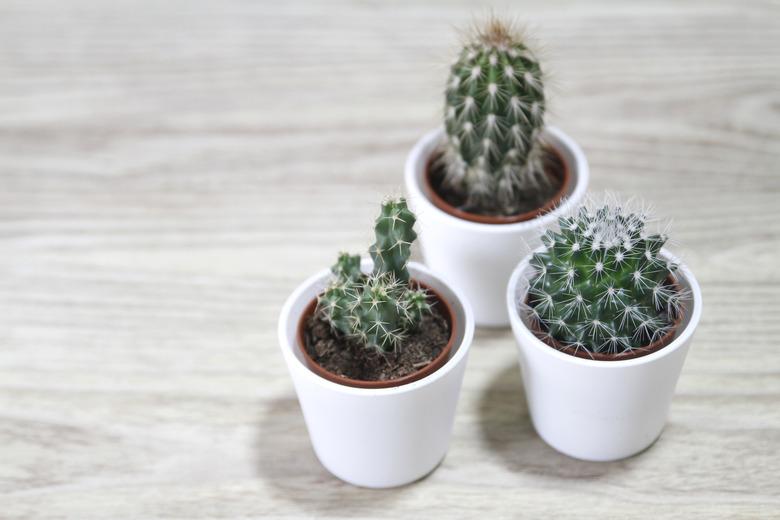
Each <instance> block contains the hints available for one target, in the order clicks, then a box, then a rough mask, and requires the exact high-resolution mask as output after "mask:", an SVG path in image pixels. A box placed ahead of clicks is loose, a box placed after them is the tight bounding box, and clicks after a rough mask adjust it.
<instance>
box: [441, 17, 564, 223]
mask: <svg viewBox="0 0 780 520" xmlns="http://www.w3.org/2000/svg"><path fill="white" fill-rule="evenodd" d="M544 110H545V98H544V88H543V81H542V72H541V69H540V67H539V62H538V61H537V60H536V58H535V57H534V55H533V53H532V52H531V51H530V50H529V49H528V47H526V45H525V43H524V42H523V41H522V39H521V38H520V37H519V36H518V35H516V34H514V33H513V31H512V29H511V27H509V26H508V25H506V24H504V23H502V22H500V21H498V20H495V19H493V20H490V21H489V22H488V23H487V24H486V26H485V27H484V29H482V30H480V31H479V32H478V33H477V35H476V37H475V38H474V40H473V41H472V42H470V43H468V44H467V45H465V46H464V48H463V49H462V51H461V53H460V55H459V57H458V59H457V61H456V62H455V63H454V64H453V65H452V68H451V71H450V76H449V80H448V83H447V89H446V107H445V128H446V131H447V144H446V150H445V155H444V159H445V168H446V177H445V182H447V183H448V184H449V185H450V186H452V187H453V188H455V189H457V190H458V191H460V192H462V193H464V194H465V195H466V197H467V202H466V205H467V206H469V207H471V208H474V210H476V211H480V212H485V213H496V212H497V213H502V214H505V215H512V214H514V213H516V212H517V209H518V197H519V196H520V197H521V196H522V193H523V192H524V191H526V190H534V191H536V190H539V189H541V188H543V187H546V186H549V184H550V183H549V180H548V178H547V177H546V175H545V173H544V169H543V164H542V158H543V150H542V147H541V145H540V142H539V134H540V130H541V129H542V126H543V125H544Z"/></svg>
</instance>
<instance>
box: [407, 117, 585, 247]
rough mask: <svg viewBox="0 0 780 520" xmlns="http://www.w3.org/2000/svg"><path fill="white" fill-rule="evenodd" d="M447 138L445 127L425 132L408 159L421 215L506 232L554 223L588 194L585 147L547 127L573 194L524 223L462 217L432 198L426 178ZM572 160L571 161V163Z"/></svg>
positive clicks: (546, 136)
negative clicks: (438, 149) (492, 222)
mask: <svg viewBox="0 0 780 520" xmlns="http://www.w3.org/2000/svg"><path fill="white" fill-rule="evenodd" d="M443 138H444V127H443V126H440V127H438V128H436V129H434V130H431V131H429V132H427V133H425V134H424V135H423V136H422V137H421V138H420V139H418V141H417V142H416V143H415V145H414V147H412V149H411V151H410V152H409V155H408V156H407V158H406V165H405V167H404V178H405V182H406V189H407V190H408V191H409V195H410V198H413V199H415V200H418V201H419V204H420V205H421V207H420V208H419V209H418V210H417V214H418V218H420V217H421V216H422V215H424V214H430V215H434V216H435V217H436V218H438V219H440V220H444V221H447V223H448V224H449V225H452V226H456V227H460V228H461V229H464V230H467V231H478V232H481V233H492V234H506V233H516V232H518V231H525V230H528V229H533V228H536V227H541V226H545V225H547V224H550V223H552V222H553V221H554V220H555V219H557V218H558V216H559V215H560V214H562V213H565V212H567V211H568V210H569V209H570V208H571V207H572V206H573V205H574V203H575V201H578V200H580V199H581V198H582V197H583V195H584V194H585V190H586V189H587V187H588V180H589V177H590V174H589V168H588V161H587V159H586V157H585V153H584V152H583V151H582V148H580V146H579V145H578V144H577V143H576V141H574V140H573V139H572V138H571V137H569V136H568V135H566V134H565V133H564V132H563V131H561V130H560V129H559V128H557V127H555V126H545V128H544V130H543V133H542V139H545V140H546V142H547V143H548V144H549V146H551V147H552V148H553V149H554V150H555V151H556V152H557V153H558V154H559V155H560V156H561V157H562V158H563V160H564V165H565V167H566V169H567V170H568V171H569V176H570V180H569V183H570V184H571V185H572V186H573V188H572V190H571V192H570V193H568V194H567V195H565V196H564V197H563V198H562V201H561V203H560V204H558V205H556V206H555V207H553V208H552V209H550V210H549V211H547V212H545V213H544V214H542V215H538V216H536V217H534V218H531V219H528V220H523V221H520V222H511V223H498V224H486V223H481V222H474V221H471V220H465V219H462V218H458V217H456V216H454V215H452V214H450V213H447V212H446V211H444V210H442V209H440V208H439V207H437V206H436V204H434V203H433V201H432V200H431V199H430V197H429V195H428V193H427V192H426V189H425V186H424V181H423V180H422V179H423V177H424V176H425V172H426V169H427V164H428V161H429V160H430V158H431V155H432V154H433V152H434V151H435V150H436V146H437V145H438V143H440V142H441V141H442V140H443ZM569 161H571V162H569Z"/></svg>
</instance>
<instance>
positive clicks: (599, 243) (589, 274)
mask: <svg viewBox="0 0 780 520" xmlns="http://www.w3.org/2000/svg"><path fill="white" fill-rule="evenodd" d="M558 224H559V230H558V231H548V232H546V234H545V235H544V236H543V242H544V244H545V246H546V249H545V250H544V251H543V252H541V253H535V254H534V255H533V257H532V258H531V261H530V266H531V268H532V273H531V275H530V278H529V289H528V293H527V297H526V300H525V301H524V302H519V303H520V304H521V307H524V308H525V310H526V311H527V313H528V314H527V315H528V317H529V320H530V323H531V327H532V330H534V332H535V333H536V334H537V336H538V337H540V339H542V340H543V341H545V342H546V343H547V344H549V345H551V346H553V347H556V348H559V349H561V350H563V351H564V352H567V353H569V354H573V355H577V356H579V357H585V358H593V359H599V360H620V359H628V358H633V357H639V356H643V355H646V354H650V353H652V352H654V351H656V350H658V349H660V348H662V347H664V346H666V345H667V344H668V343H669V342H670V341H671V340H672V339H673V337H674V334H675V332H676V328H677V326H678V325H679V323H680V321H681V318H682V314H683V312H684V310H685V309H684V301H685V299H686V298H687V293H686V291H683V290H682V289H681V288H680V286H679V285H678V284H677V282H676V278H675V276H674V273H675V271H676V270H677V265H676V264H674V263H671V262H667V261H666V260H664V258H663V257H662V256H661V248H662V247H663V245H664V243H665V242H666V239H667V237H666V236H665V235H664V234H660V233H656V234H649V233H647V231H646V229H645V227H646V216H645V215H643V214H641V213H634V212H628V211H624V210H623V209H622V208H621V207H618V206H614V207H613V206H604V207H601V208H600V209H598V210H595V211H591V210H588V209H586V208H580V209H579V210H578V211H577V213H576V214H574V215H571V216H565V217H561V218H560V219H559V222H558Z"/></svg>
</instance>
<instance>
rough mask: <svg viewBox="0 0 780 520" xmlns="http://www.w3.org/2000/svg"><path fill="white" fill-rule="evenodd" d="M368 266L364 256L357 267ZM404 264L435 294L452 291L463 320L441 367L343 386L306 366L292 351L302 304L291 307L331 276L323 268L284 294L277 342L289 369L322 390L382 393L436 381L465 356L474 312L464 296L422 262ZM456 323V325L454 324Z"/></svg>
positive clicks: (457, 313) (455, 312)
mask: <svg viewBox="0 0 780 520" xmlns="http://www.w3.org/2000/svg"><path fill="white" fill-rule="evenodd" d="M371 267H372V262H371V260H370V259H367V258H364V259H362V261H361V269H362V270H363V271H364V272H365V271H370V270H371ZM408 267H409V270H410V272H411V276H412V278H419V277H420V276H419V275H420V274H422V275H425V277H427V278H428V280H422V281H424V283H426V284H427V285H429V286H430V287H432V288H434V289H435V290H436V291H437V292H438V293H439V294H441V293H442V292H445V291H442V289H441V288H444V287H446V289H447V291H449V292H450V293H452V295H453V296H454V300H455V301H453V302H448V303H449V304H450V306H451V307H452V308H453V315H454V317H455V319H456V320H461V319H462V320H463V333H462V335H459V334H458V333H457V331H455V341H454V343H453V346H452V353H451V355H450V358H449V359H448V360H447V361H446V362H445V363H444V364H443V365H442V366H441V367H439V368H438V369H437V370H435V371H433V372H432V373H430V374H428V375H427V376H425V377H423V378H421V379H418V380H416V381H412V382H410V383H406V384H402V385H399V386H391V387H387V388H358V387H354V386H346V385H343V384H340V383H335V382H333V381H329V380H327V379H325V378H324V377H322V376H319V375H317V374H316V373H314V372H313V371H312V370H311V369H310V368H309V367H307V366H306V364H305V363H304V361H303V360H302V359H301V358H299V357H298V356H297V355H295V350H298V347H297V325H298V321H299V320H300V317H301V313H302V312H303V310H304V309H305V305H303V306H302V307H301V311H300V312H298V313H296V314H295V315H293V312H292V310H293V307H294V306H295V305H296V304H297V303H298V302H299V301H300V300H301V299H302V298H304V295H305V294H306V293H307V292H310V291H311V289H312V288H313V287H316V286H321V287H324V286H325V284H326V283H327V280H328V278H329V277H330V276H331V272H330V269H323V270H321V271H319V272H317V273H315V274H313V275H312V276H310V277H309V278H307V279H306V280H305V281H303V282H302V283H301V284H300V285H298V287H296V289H295V290H294V291H293V292H292V293H291V294H290V296H288V297H287V300H286V301H285V303H284V305H283V306H282V309H281V312H280V314H279V320H278V324H277V335H278V337H279V346H280V348H281V349H282V354H283V355H284V358H285V361H286V362H287V365H288V367H289V368H290V370H295V371H296V372H298V373H300V374H302V375H303V377H306V378H308V379H309V380H311V381H312V382H313V383H315V384H317V385H318V386H319V387H321V388H322V390H323V391H325V390H327V391H335V392H338V393H341V394H347V395H354V396H386V395H398V394H405V393H407V392H413V391H415V390H417V389H418V388H420V387H423V386H427V385H430V384H432V383H434V382H435V381H437V380H438V379H440V378H442V377H444V376H445V375H447V374H448V373H449V372H450V371H452V370H453V369H454V368H455V367H456V366H457V365H459V364H460V363H461V362H462V361H463V360H464V359H465V357H466V356H467V354H468V351H469V349H470V348H471V343H472V340H473V337H474V315H473V313H472V311H471V307H470V306H469V304H468V301H467V300H466V299H465V297H464V296H463V294H462V293H461V292H460V291H459V290H458V289H456V288H455V287H453V286H451V285H449V284H447V283H446V282H444V281H443V280H442V279H441V278H439V277H438V276H436V275H434V274H433V273H432V272H431V271H429V270H428V269H427V268H426V267H425V266H423V265H422V264H420V263H418V262H409V265H408ZM306 300H307V301H306V303H308V301H309V298H308V297H306ZM455 303H457V304H458V305H459V306H460V311H459V310H458V305H455ZM291 320H292V321H294V323H295V328H294V333H293V334H292V336H291V335H289V334H288V333H287V329H288V323H290V322H291ZM456 327H458V326H457V325H456Z"/></svg>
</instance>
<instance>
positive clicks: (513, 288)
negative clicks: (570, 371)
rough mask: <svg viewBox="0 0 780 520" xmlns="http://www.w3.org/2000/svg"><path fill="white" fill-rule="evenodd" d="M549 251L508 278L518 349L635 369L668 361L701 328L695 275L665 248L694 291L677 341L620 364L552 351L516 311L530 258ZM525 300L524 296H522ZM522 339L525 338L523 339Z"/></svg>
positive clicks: (582, 362) (538, 250) (679, 275)
mask: <svg viewBox="0 0 780 520" xmlns="http://www.w3.org/2000/svg"><path fill="white" fill-rule="evenodd" d="M545 249H546V247H545V246H541V247H538V248H536V249H535V250H534V251H532V252H531V253H529V254H528V255H526V257H525V258H523V260H522V261H520V263H519V264H518V265H517V267H515V269H514V270H513V271H512V275H511V276H510V277H509V283H508V284H507V291H506V302H507V308H508V311H509V320H510V322H511V323H512V330H513V332H514V333H515V336H516V339H517V343H518V345H517V348H523V347H522V346H521V345H527V346H528V348H532V349H534V350H537V351H539V352H541V353H543V354H545V355H548V356H552V357H554V358H558V360H560V361H564V362H569V363H571V364H574V365H581V366H586V367H594V368H596V367H597V368H602V369H607V370H609V369H619V368H626V367H630V366H636V365H643V364H647V363H652V362H653V361H656V360H658V359H660V358H663V357H666V356H668V355H670V354H671V353H672V352H674V351H675V350H677V349H678V348H680V347H682V346H683V345H685V344H686V343H688V340H689V339H690V337H691V336H692V335H693V333H694V331H695V330H696V328H697V327H698V325H699V320H700V319H701V313H702V296H701V288H700V287H699V283H698V281H697V280H696V277H695V276H694V275H693V273H692V272H691V271H690V269H688V267H687V266H686V265H685V264H684V263H682V262H681V261H680V259H679V258H678V257H677V256H675V255H674V254H672V253H671V252H670V251H669V250H667V249H666V248H664V249H661V255H662V256H663V257H664V258H665V259H667V260H671V261H673V262H675V263H677V264H678V266H679V267H678V268H677V271H676V273H675V275H676V277H677V280H678V282H680V283H681V285H683V287H685V286H686V285H687V286H688V288H689V289H690V291H691V303H692V309H688V310H686V314H687V317H688V321H687V323H685V315H684V317H683V325H684V326H683V328H682V329H678V331H677V335H676V336H675V337H674V339H673V340H672V341H671V342H669V344H667V345H666V346H664V347H662V348H660V349H658V350H656V351H655V352H652V353H650V354H646V355H644V356H639V357H634V358H630V359H618V360H598V359H588V358H581V357H577V356H573V355H571V354H567V353H565V352H562V351H560V350H557V349H556V348H554V347H551V346H550V345H548V344H547V343H545V342H544V341H542V340H540V339H539V338H537V337H536V335H535V334H534V333H533V331H531V329H530V328H529V327H528V326H527V325H526V324H525V322H524V321H523V319H522V318H521V317H520V313H519V312H518V308H517V285H518V283H520V280H521V279H522V277H523V276H525V272H526V270H527V269H528V267H529V261H530V259H531V257H532V256H533V255H534V254H535V253H541V252H542V251H544V250H545ZM521 296H522V297H524V296H525V295H521ZM520 336H522V337H520Z"/></svg>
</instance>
